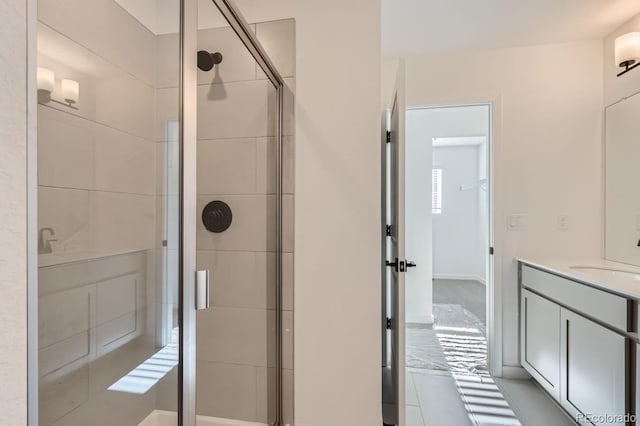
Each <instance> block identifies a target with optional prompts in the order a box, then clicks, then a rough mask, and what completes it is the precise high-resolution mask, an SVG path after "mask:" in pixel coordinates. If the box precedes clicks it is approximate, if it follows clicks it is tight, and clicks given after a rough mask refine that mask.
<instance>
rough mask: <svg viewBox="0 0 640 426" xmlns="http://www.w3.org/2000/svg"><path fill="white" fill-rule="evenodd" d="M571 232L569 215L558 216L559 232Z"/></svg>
mask: <svg viewBox="0 0 640 426" xmlns="http://www.w3.org/2000/svg"><path fill="white" fill-rule="evenodd" d="M567 230H569V215H568V214H566V213H561V214H559V215H558V231H567Z"/></svg>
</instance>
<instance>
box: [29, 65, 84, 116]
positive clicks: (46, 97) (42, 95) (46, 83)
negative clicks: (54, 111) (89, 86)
mask: <svg viewBox="0 0 640 426" xmlns="http://www.w3.org/2000/svg"><path fill="white" fill-rule="evenodd" d="M37 80H38V102H39V103H41V104H47V103H49V102H55V103H57V104H60V105H64V106H66V107H69V108H72V109H78V108H76V107H75V106H74V104H75V103H77V102H78V99H80V84H79V83H78V82H77V81H75V80H69V79H64V80H62V81H61V82H60V95H61V96H60V97H62V99H64V102H60V101H59V100H56V99H54V98H53V96H52V94H53V91H54V90H55V87H56V76H55V74H54V72H53V71H51V70H50V69H48V68H43V67H38V72H37Z"/></svg>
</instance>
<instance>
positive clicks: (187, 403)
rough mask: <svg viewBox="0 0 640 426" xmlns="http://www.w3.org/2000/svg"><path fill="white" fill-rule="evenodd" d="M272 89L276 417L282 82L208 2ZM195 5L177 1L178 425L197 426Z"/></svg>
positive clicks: (244, 30) (228, 13)
mask: <svg viewBox="0 0 640 426" xmlns="http://www.w3.org/2000/svg"><path fill="white" fill-rule="evenodd" d="M212 2H213V3H214V4H215V5H216V7H217V8H218V9H219V10H220V12H221V13H222V15H223V16H224V17H225V19H226V20H227V22H228V23H229V25H230V26H231V28H232V29H233V30H234V32H235V33H236V34H237V35H238V37H239V38H240V40H241V41H242V43H243V44H244V45H245V46H246V48H247V49H248V50H249V52H250V53H251V55H252V56H253V58H254V59H255V60H256V62H257V63H258V64H259V65H260V67H261V68H262V70H263V71H264V73H265V74H266V76H267V78H268V79H269V81H270V82H271V83H272V84H273V86H274V88H275V89H276V108H277V113H276V211H275V213H276V245H275V250H276V252H275V255H276V271H275V272H276V283H275V307H276V324H275V325H276V333H275V334H276V371H277V374H276V416H275V423H274V424H273V425H274V426H281V425H282V421H283V398H282V172H283V167H282V161H283V148H282V146H283V106H284V90H285V86H284V79H283V78H282V76H281V75H280V73H279V72H278V70H277V69H276V67H275V66H274V65H273V62H272V61H271V60H270V59H269V56H268V55H267V53H266V52H265V50H264V48H263V47H262V46H261V45H260V43H259V42H258V40H257V38H256V37H255V35H254V34H253V32H252V31H251V30H250V28H249V25H248V24H247V22H246V21H245V19H244V18H243V16H242V14H241V13H240V11H239V9H238V8H237V6H236V5H235V3H234V2H233V1H232V0H212ZM197 42H198V2H197V0H180V141H179V145H180V188H181V190H180V205H181V213H180V222H181V226H180V232H181V237H180V275H181V283H180V297H181V300H180V363H179V386H180V390H179V396H178V399H179V401H178V402H179V408H178V411H179V415H178V419H179V424H180V425H181V426H195V424H196V374H197V371H196V344H197V340H196V300H195V292H196V242H197V241H196V220H197V216H198V215H197V207H196V201H197V188H196V185H197V172H196V164H197V59H196V54H197V50H198V49H197Z"/></svg>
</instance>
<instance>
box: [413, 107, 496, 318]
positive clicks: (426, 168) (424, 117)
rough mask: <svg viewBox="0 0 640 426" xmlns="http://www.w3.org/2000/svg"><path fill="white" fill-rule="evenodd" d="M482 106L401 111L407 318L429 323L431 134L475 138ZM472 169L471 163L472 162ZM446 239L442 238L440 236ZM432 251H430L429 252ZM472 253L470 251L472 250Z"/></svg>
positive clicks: (482, 127)
mask: <svg viewBox="0 0 640 426" xmlns="http://www.w3.org/2000/svg"><path fill="white" fill-rule="evenodd" d="M487 122H488V115H487V112H486V108H485V107H477V106H476V107H464V108H430V109H414V110H409V111H407V158H406V170H407V171H406V173H407V180H406V203H407V204H406V216H407V217H406V220H407V222H406V227H407V228H406V229H407V232H406V244H407V246H406V247H407V248H406V253H407V258H408V259H410V260H412V261H414V262H416V264H417V265H418V267H417V268H415V269H414V270H412V271H411V273H410V274H407V276H406V316H407V321H408V322H418V323H430V322H432V321H433V312H432V277H433V275H434V272H435V271H434V267H433V261H434V258H435V257H436V254H435V253H433V250H432V247H439V246H440V245H441V244H442V241H438V242H436V241H434V243H433V245H432V225H433V224H434V223H435V218H434V222H433V223H432V214H431V168H432V167H431V166H432V162H433V161H432V146H431V145H432V141H433V138H434V137H451V136H478V135H483V134H486V132H487ZM474 168H477V165H475V164H474ZM445 239H446V238H445ZM432 253H433V254H432ZM474 256H475V253H474Z"/></svg>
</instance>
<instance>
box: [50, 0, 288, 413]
mask: <svg viewBox="0 0 640 426" xmlns="http://www.w3.org/2000/svg"><path fill="white" fill-rule="evenodd" d="M38 13H39V21H40V23H39V25H40V27H39V58H38V60H39V65H40V66H45V67H47V68H50V69H52V70H53V71H54V72H55V73H56V77H57V79H61V78H71V79H74V80H76V81H78V82H79V83H80V100H79V102H78V103H77V104H76V106H77V108H78V109H71V108H68V107H66V106H63V105H59V104H56V103H54V102H44V101H43V102H41V103H40V105H39V107H38V134H39V138H38V143H39V219H40V223H39V228H42V227H52V228H54V229H55V232H56V238H57V240H58V241H57V242H55V243H54V247H55V249H56V250H64V251H95V250H98V251H105V252H106V253H110V254H113V253H118V252H121V251H129V250H136V251H138V252H139V253H141V256H143V257H144V266H141V267H140V269H141V270H142V269H143V270H144V273H143V274H142V275H141V276H143V277H144V285H143V286H137V287H136V286H134V289H137V290H135V291H141V290H140V289H143V291H144V295H141V296H140V297H141V299H142V300H144V302H145V303H144V304H142V305H141V306H139V307H138V308H139V309H140V310H141V311H144V318H145V322H144V324H143V325H141V327H144V329H145V330H146V333H145V335H146V336H147V337H153V336H154V335H155V333H156V329H155V327H156V325H157V324H156V322H155V315H156V314H155V312H156V311H157V307H156V306H155V304H156V302H157V303H162V300H161V299H160V298H159V297H160V296H159V294H160V291H159V287H160V285H161V281H162V277H161V269H160V268H161V262H160V258H161V250H162V248H161V247H162V242H163V241H162V240H163V238H166V234H165V230H164V221H163V215H164V214H166V208H165V207H166V205H167V200H169V201H177V192H176V190H177V186H175V182H173V184H171V185H167V176H166V168H167V160H168V159H167V153H172V152H173V153H174V154H175V135H174V134H173V133H172V132H171V129H170V128H169V127H168V123H171V122H175V121H176V120H177V118H178V114H177V111H178V88H177V86H178V56H177V54H178V37H177V35H176V34H166V35H154V34H152V33H151V32H149V31H148V30H147V29H146V28H145V27H143V26H142V25H141V24H140V23H139V22H138V21H137V20H135V19H134V18H133V17H131V15H129V14H128V13H126V12H125V11H124V10H123V9H121V8H120V7H119V6H117V5H116V3H115V2H113V1H111V0H95V1H92V2H82V1H79V0H63V1H60V0H39V10H38ZM252 29H253V30H254V31H255V33H256V35H257V37H258V39H259V40H260V42H261V43H262V44H263V45H264V47H265V49H266V50H267V52H268V53H269V55H270V56H271V58H272V60H273V62H274V63H275V65H276V67H277V68H278V69H279V70H280V72H281V73H282V75H283V76H284V77H285V80H286V84H287V90H286V96H285V116H284V133H285V135H286V136H285V140H284V157H285V161H284V192H285V195H284V250H285V254H284V259H283V260H284V271H283V276H284V294H283V299H284V309H285V312H284V315H283V319H284V321H283V322H284V324H283V332H284V333H283V334H284V345H285V350H284V367H285V374H284V377H285V381H284V392H285V397H286V402H285V411H286V413H285V415H286V417H285V421H286V422H287V423H289V424H292V419H293V402H292V398H293V390H292V386H293V342H292V340H293V337H292V336H293V192H294V188H293V187H294V185H293V150H294V137H293V128H294V124H293V90H294V86H295V79H294V74H295V56H294V55H295V29H294V21H293V20H283V21H274V22H265V23H258V24H254V25H252ZM198 43H199V48H202V49H207V50H210V51H220V52H222V53H223V55H224V60H223V63H222V64H221V65H220V66H219V67H216V68H215V69H214V71H211V72H209V73H205V72H201V71H199V75H198V191H197V192H198V207H199V209H201V208H202V207H203V206H204V205H205V204H206V203H207V202H209V201H211V200H215V199H219V200H223V201H225V202H227V203H228V204H229V205H230V206H231V208H232V210H233V215H234V219H233V224H232V226H231V228H230V229H229V230H228V231H226V232H225V233H222V234H212V233H210V232H208V231H206V230H205V229H204V227H202V226H200V227H199V228H198V259H197V261H198V267H199V268H208V269H210V271H211V274H212V289H211V291H212V296H211V298H212V308H211V309H210V310H208V311H205V312H201V313H199V314H198V348H197V357H198V380H199V381H198V413H199V414H202V415H208V416H215V417H226V418H233V419H239V420H248V421H258V422H265V423H266V422H267V421H268V420H269V419H271V418H272V417H273V413H274V409H275V399H274V390H275V346H274V342H275V328H274V327H275V310H274V309H275V288H274V285H275V253H274V249H275V157H274V156H275V119H276V116H275V112H276V110H275V90H274V89H273V88H272V87H271V85H270V83H269V81H268V80H267V79H266V77H265V75H264V73H263V72H262V71H261V70H260V69H259V68H258V66H257V64H256V63H255V61H254V60H253V58H252V57H251V56H250V54H249V53H248V52H247V51H246V49H245V47H244V46H243V45H242V43H241V42H240V41H239V40H238V39H237V36H236V35H235V34H234V33H233V31H232V30H231V29H229V28H220V29H204V30H200V31H199V41H198ZM52 97H53V98H54V99H58V100H61V99H60V98H59V88H56V90H54V93H53V95H52ZM45 101H46V99H45ZM168 247H169V250H171V249H172V247H173V249H175V247H176V246H175V244H174V243H173V242H172V241H169V242H168ZM51 270H52V271H55V274H57V275H55V274H54V275H55V276H56V277H57V279H58V280H59V281H60V282H65V281H68V279H69V275H67V274H68V273H69V271H65V269H64V268H56V267H54V268H52V269H51ZM138 279H140V278H139V277H138ZM41 284H42V283H41ZM63 287H64V288H63ZM116 287H117V286H116ZM116 287H113V288H114V289H115V288H116ZM120 290H122V291H120V292H113V295H117V294H120V295H122V294H121V293H122V292H123V291H124V292H126V291H128V289H127V288H126V285H125V286H124V287H122V288H121V289H120ZM129 290H130V287H129ZM55 291H60V292H64V291H69V288H68V287H66V286H64V285H62V287H60V288H58V289H56V290H55ZM74 291H76V292H79V293H78V300H80V299H82V298H83V297H85V296H83V295H84V294H85V293H86V292H87V291H89V292H91V291H96V290H95V289H88V288H87V289H80V290H77V289H76V290H74ZM80 293H82V294H80ZM60 294H62V293H60ZM156 294H158V296H157V295H156ZM66 296H68V294H65V295H64V297H63V296H58V297H60V300H61V303H62V305H61V306H64V304H65V303H67V304H69V303H71V301H72V300H75V299H73V298H72V297H66ZM43 297H44V295H43ZM46 297H56V296H50V295H48V296H46ZM108 297H110V295H107V296H105V298H108ZM83 300H84V299H83ZM49 306H53V305H52V304H49ZM56 306H57V305H56ZM76 306H80V305H79V304H76ZM54 314H55V312H54ZM87 315H88V314H87ZM85 319H87V321H88V323H89V324H91V321H89V318H88V317H87V318H85ZM70 321H71V323H73V322H74V319H71V320H70ZM75 321H76V322H77V323H79V322H81V321H78V318H75ZM80 328H81V329H78V332H79V333H80V332H84V328H82V327H80ZM41 332H42V333H41V336H42V339H41V346H42V347H45V348H46V347H49V346H48V345H50V344H51V343H52V342H48V341H47V339H49V338H52V337H51V336H54V334H55V333H49V332H48V331H47V329H46V328H43V329H42V330H41ZM63 337H64V338H68V336H66V335H65V336H63ZM152 340H153V339H146V340H144V339H137V340H135V341H132V342H131V343H128V344H126V345H125V346H123V347H120V348H118V349H115V350H113V351H112V352H109V353H108V354H105V355H104V356H103V357H102V358H99V360H98V361H96V362H94V363H93V364H92V366H91V368H88V367H87V368H78V369H69V371H71V373H69V376H68V377H69V378H68V379H67V380H59V381H58V387H54V388H46V389H43V390H42V392H43V393H42V394H41V398H42V397H44V398H45V399H46V400H47V401H48V402H47V404H48V405H47V407H48V408H47V410H45V415H44V416H43V417H42V422H41V424H53V421H54V420H55V421H57V422H58V423H56V424H83V423H82V422H83V421H86V417H85V416H86V415H88V414H89V413H91V412H93V411H95V412H96V415H98V414H99V412H102V411H103V410H107V411H105V415H104V418H105V419H108V418H109V416H107V415H106V414H107V413H109V414H110V415H116V413H114V412H109V409H108V407H104V406H103V405H104V403H105V401H106V400H102V404H101V400H100V399H92V398H91V397H90V396H91V395H98V394H99V392H98V389H101V390H102V391H104V388H105V387H106V386H108V385H109V384H111V383H108V384H107V382H108V381H109V380H102V381H100V377H104V375H105V374H107V376H108V377H109V379H112V378H117V377H115V376H117V375H118V374H120V373H122V374H124V373H126V372H127V371H128V370H127V369H128V368H131V364H132V363H134V362H139V361H140V360H141V359H143V358H144V356H147V355H148V352H149V350H150V349H153V347H154V346H153V343H150V342H152ZM58 341H59V340H57V341H56V342H58ZM54 343H55V342H54ZM150 345H151V346H150ZM118 360H119V361H118ZM116 361H118V362H116ZM134 366H135V365H134ZM101 368H107V370H105V371H101ZM112 376H113V377H112ZM174 383H175V375H173V376H168V377H167V378H165V379H164V380H163V382H162V386H160V387H158V388H157V389H154V390H153V391H152V392H151V393H150V394H149V395H146V396H145V398H143V399H142V400H138V399H130V400H127V398H126V396H122V397H119V396H118V395H111V396H110V398H109V400H108V401H107V403H108V406H110V407H111V408H112V409H114V408H116V407H117V408H118V409H119V411H118V414H117V415H118V416H119V417H118V419H119V421H120V423H118V424H127V423H128V422H132V421H134V419H137V417H136V416H137V414H135V413H138V412H140V409H144V410H147V409H148V411H151V410H152V409H154V408H163V409H175V395H174V393H173V390H174V386H175V385H174ZM64 386H67V389H65V390H64V392H60V390H61V389H62V388H61V387H64ZM51 389H54V390H51ZM92 389H93V390H94V391H91V390H92ZM87 392H88V393H87ZM61 395H65V396H64V397H61ZM60 398H63V399H64V398H66V399H71V400H73V401H76V403H77V402H78V401H82V404H84V405H83V407H84V408H83V409H80V410H79V409H78V405H77V404H76V405H73V404H71V405H70V404H69V401H66V403H65V402H64V401H60ZM132 401H137V402H134V403H133V405H137V406H138V408H137V409H135V408H134V407H133V406H132ZM141 401H143V402H141ZM82 404H81V405H82ZM128 404H129V405H128ZM100 407H102V408H100ZM127 407H128V408H127ZM144 410H143V411H144ZM83 412H84V414H83ZM127 413H129V414H127ZM127 415H129V417H127ZM105 421H106V420H105ZM136 421H137V420H136ZM96 424H97V423H96Z"/></svg>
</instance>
